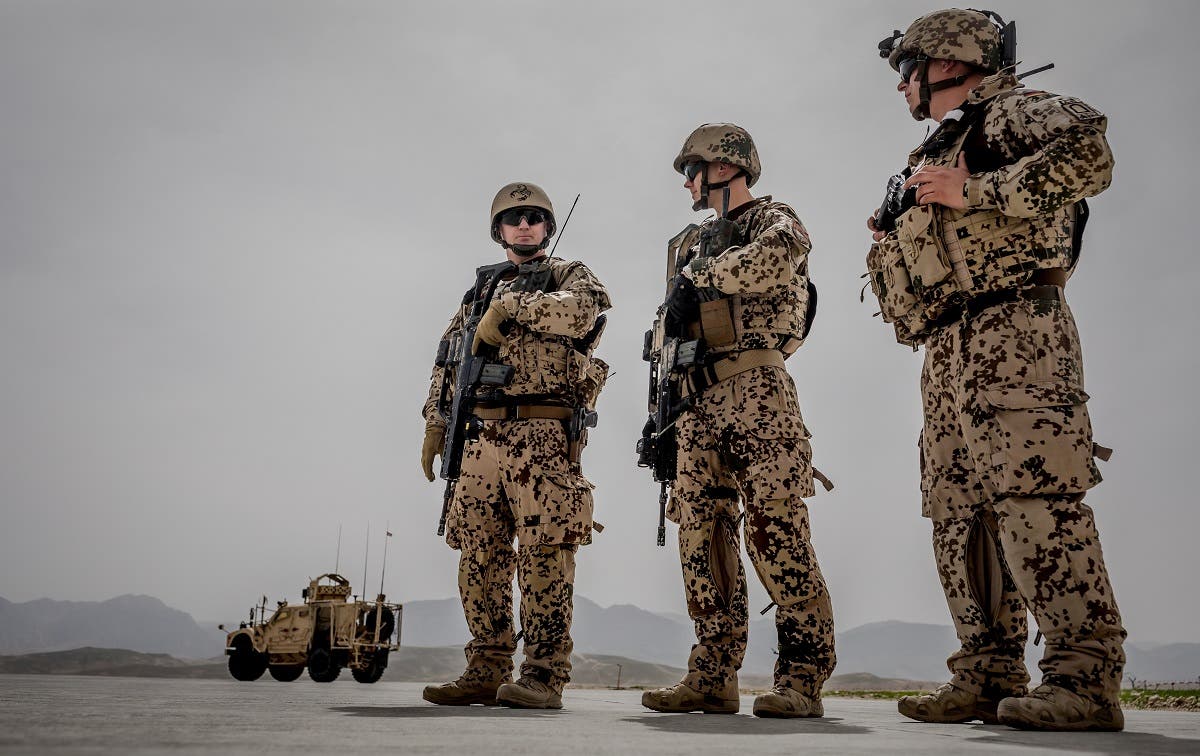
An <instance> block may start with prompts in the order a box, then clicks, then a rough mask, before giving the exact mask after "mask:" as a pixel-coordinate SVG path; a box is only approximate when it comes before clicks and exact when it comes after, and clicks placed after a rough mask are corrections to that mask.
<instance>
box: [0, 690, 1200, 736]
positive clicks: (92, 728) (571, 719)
mask: <svg viewBox="0 0 1200 756" xmlns="http://www.w3.org/2000/svg"><path fill="white" fill-rule="evenodd" d="M421 687H422V686H421V685H420V684H416V683H389V682H380V683H378V684H376V685H370V686H368V685H359V684H357V683H355V682H353V681H352V680H339V681H338V682H336V683H333V684H329V685H318V684H316V683H313V682H311V681H309V680H307V679H304V680H301V681H297V682H294V683H287V684H282V683H277V682H274V681H272V680H270V679H269V678H264V679H263V680H259V681H258V682H254V683H238V682H234V681H233V680H229V681H224V680H160V679H144V678H125V677H120V678H118V677H112V678H106V677H67V676H50V675H0V753H5V754H9V753H12V754H24V753H37V754H74V753H88V754H104V753H112V754H126V753H165V752H170V753H204V754H227V753H272V752H282V751H293V752H295V751H301V752H303V753H307V754H339V753H342V754H358V753H450V754H493V753H520V754H526V753H531V754H543V753H544V754H562V753H579V754H584V753H587V754H591V753H614V754H615V753H621V754H628V753H636V754H665V753H688V754H707V753H713V754H715V753H722V754H727V753H739V752H740V753H746V754H753V755H754V756H758V755H759V754H774V753H789V754H794V753H796V752H798V751H803V752H804V753H805V754H859V753H861V754H868V753H869V754H878V753H929V754H975V753H1002V754H1048V753H1064V752H1065V753H1072V754H1121V756H1128V755H1129V754H1198V753H1200V715H1198V714H1194V713H1187V712H1148V711H1134V712H1128V713H1127V722H1126V723H1127V726H1128V729H1127V730H1126V732H1124V733H1083V734H1076V735H1070V734H1045V733H1028V732H1020V731H1017V730H1011V729H1009V728H1007V727H985V726H983V725H928V724H921V723H918V722H911V721H909V720H906V719H904V718H902V717H901V716H900V715H898V714H897V713H896V710H895V706H894V704H892V703H890V702H886V701H861V700H854V699H837V698H832V699H826V703H825V711H826V716H825V718H824V719H820V720H805V721H780V720H763V719H756V718H755V717H753V716H749V715H745V714H743V715H738V716H732V717H731V716H713V715H700V714H657V713H654V712H650V711H646V710H645V709H642V707H641V706H640V705H638V701H639V700H640V697H641V693H640V692H639V691H631V690H622V691H611V690H568V691H567V695H566V697H565V701H564V702H565V704H566V708H564V709H563V710H562V711H555V712H536V711H514V710H511V709H500V708H484V707H481V706H472V707H467V708H445V707H438V706H433V705H430V704H427V703H425V702H424V701H422V700H421ZM751 700H752V699H750V698H743V700H742V709H743V711H747V712H748V711H749V710H750V702H751Z"/></svg>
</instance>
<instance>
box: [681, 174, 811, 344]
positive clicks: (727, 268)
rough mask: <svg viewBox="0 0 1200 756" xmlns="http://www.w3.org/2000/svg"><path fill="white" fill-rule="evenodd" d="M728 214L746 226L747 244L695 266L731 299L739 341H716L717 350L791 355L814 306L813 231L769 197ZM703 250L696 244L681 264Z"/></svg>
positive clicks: (697, 277)
mask: <svg viewBox="0 0 1200 756" xmlns="http://www.w3.org/2000/svg"><path fill="white" fill-rule="evenodd" d="M728 217H729V219H730V220H732V221H734V222H736V223H737V224H738V226H739V227H740V229H741V232H742V234H741V237H742V239H744V240H745V243H744V244H742V245H741V246H739V247H730V248H729V249H727V250H725V251H724V252H721V253H720V254H718V255H715V256H713V257H710V258H709V259H708V260H709V261H708V263H707V264H706V265H703V266H702V267H697V268H695V274H694V276H693V279H692V280H693V282H694V283H695V284H696V286H697V287H699V288H705V287H711V288H713V289H716V290H717V291H719V292H721V293H722V294H724V295H727V296H728V298H729V305H730V307H731V314H732V317H733V323H734V329H735V332H736V336H735V340H734V342H733V343H732V344H728V345H724V346H714V345H711V344H710V346H712V347H713V351H715V352H727V351H729V352H732V351H742V350H745V349H782V350H783V351H784V352H785V353H786V354H791V353H792V352H794V351H795V350H796V348H797V347H798V346H799V345H800V343H801V334H802V333H803V332H804V318H805V312H806V309H807V307H808V252H809V250H810V249H811V248H812V243H811V242H810V241H809V237H808V232H807V231H806V230H805V229H804V225H803V224H802V223H801V222H800V219H799V218H798V217H797V215H796V212H795V211H794V210H792V208H791V207H789V206H788V205H785V204H783V203H782V202H773V201H772V200H771V198H770V197H769V196H767V197H760V198H758V199H755V200H753V201H751V202H748V203H746V204H744V205H742V206H740V207H737V208H734V209H733V211H732V212H730V213H729V216H728ZM713 220H714V219H708V220H706V221H705V222H704V223H703V224H702V228H703V226H707V225H708V224H710V223H712V221H713ZM698 252H699V248H698V247H692V248H691V249H690V250H689V251H688V252H687V254H686V255H685V256H684V257H683V258H682V259H681V260H680V261H679V266H680V268H681V269H682V266H683V265H685V264H687V263H689V262H690V261H691V260H693V259H695V256H696V254H698Z"/></svg>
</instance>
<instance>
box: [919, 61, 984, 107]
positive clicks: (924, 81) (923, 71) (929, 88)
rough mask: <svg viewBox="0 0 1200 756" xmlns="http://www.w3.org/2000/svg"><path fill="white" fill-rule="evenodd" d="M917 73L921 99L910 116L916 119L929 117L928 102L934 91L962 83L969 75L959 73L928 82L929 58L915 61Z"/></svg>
mask: <svg viewBox="0 0 1200 756" xmlns="http://www.w3.org/2000/svg"><path fill="white" fill-rule="evenodd" d="M917 73H919V74H920V76H921V89H920V95H921V101H920V102H919V103H918V104H917V108H916V110H914V111H913V113H912V117H913V118H915V119H916V120H918V121H924V120H925V119H926V118H929V117H930V112H929V103H930V101H931V100H932V99H933V93H934V92H940V91H942V90H943V89H950V88H951V87H957V86H958V85H959V84H962V83H963V82H964V81H966V80H967V77H968V76H970V74H959V75H958V76H955V77H954V78H952V79H942V80H941V81H935V82H933V83H932V84H930V83H929V58H923V59H922V60H921V61H920V62H919V63H917Z"/></svg>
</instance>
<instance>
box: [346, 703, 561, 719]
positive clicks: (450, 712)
mask: <svg viewBox="0 0 1200 756" xmlns="http://www.w3.org/2000/svg"><path fill="white" fill-rule="evenodd" d="M329 710H330V711H337V712H341V713H342V714H346V715H348V716H351V717H391V718H395V719H447V718H452V717H491V718H502V719H507V718H512V717H522V718H525V719H529V718H537V717H557V716H562V715H564V714H565V713H566V712H564V711H562V710H561V709H510V708H508V707H505V706H434V705H432V704H417V705H415V706H331V707H330V709H329Z"/></svg>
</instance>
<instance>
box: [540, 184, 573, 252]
mask: <svg viewBox="0 0 1200 756" xmlns="http://www.w3.org/2000/svg"><path fill="white" fill-rule="evenodd" d="M580 196H582V195H579V194H576V195H575V201H574V202H572V203H571V209H570V210H568V211H567V219H566V220H565V221H563V224H562V228H560V229H558V238H557V239H555V240H554V246H553V247H551V248H550V254H548V255H546V257H547V258H551V257H554V250H556V249H558V243H559V242H560V241H561V240H562V235H563V232H565V231H566V230H567V224H568V223H570V222H571V213H573V212H575V206H576V205H578V204H579V198H580Z"/></svg>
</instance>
